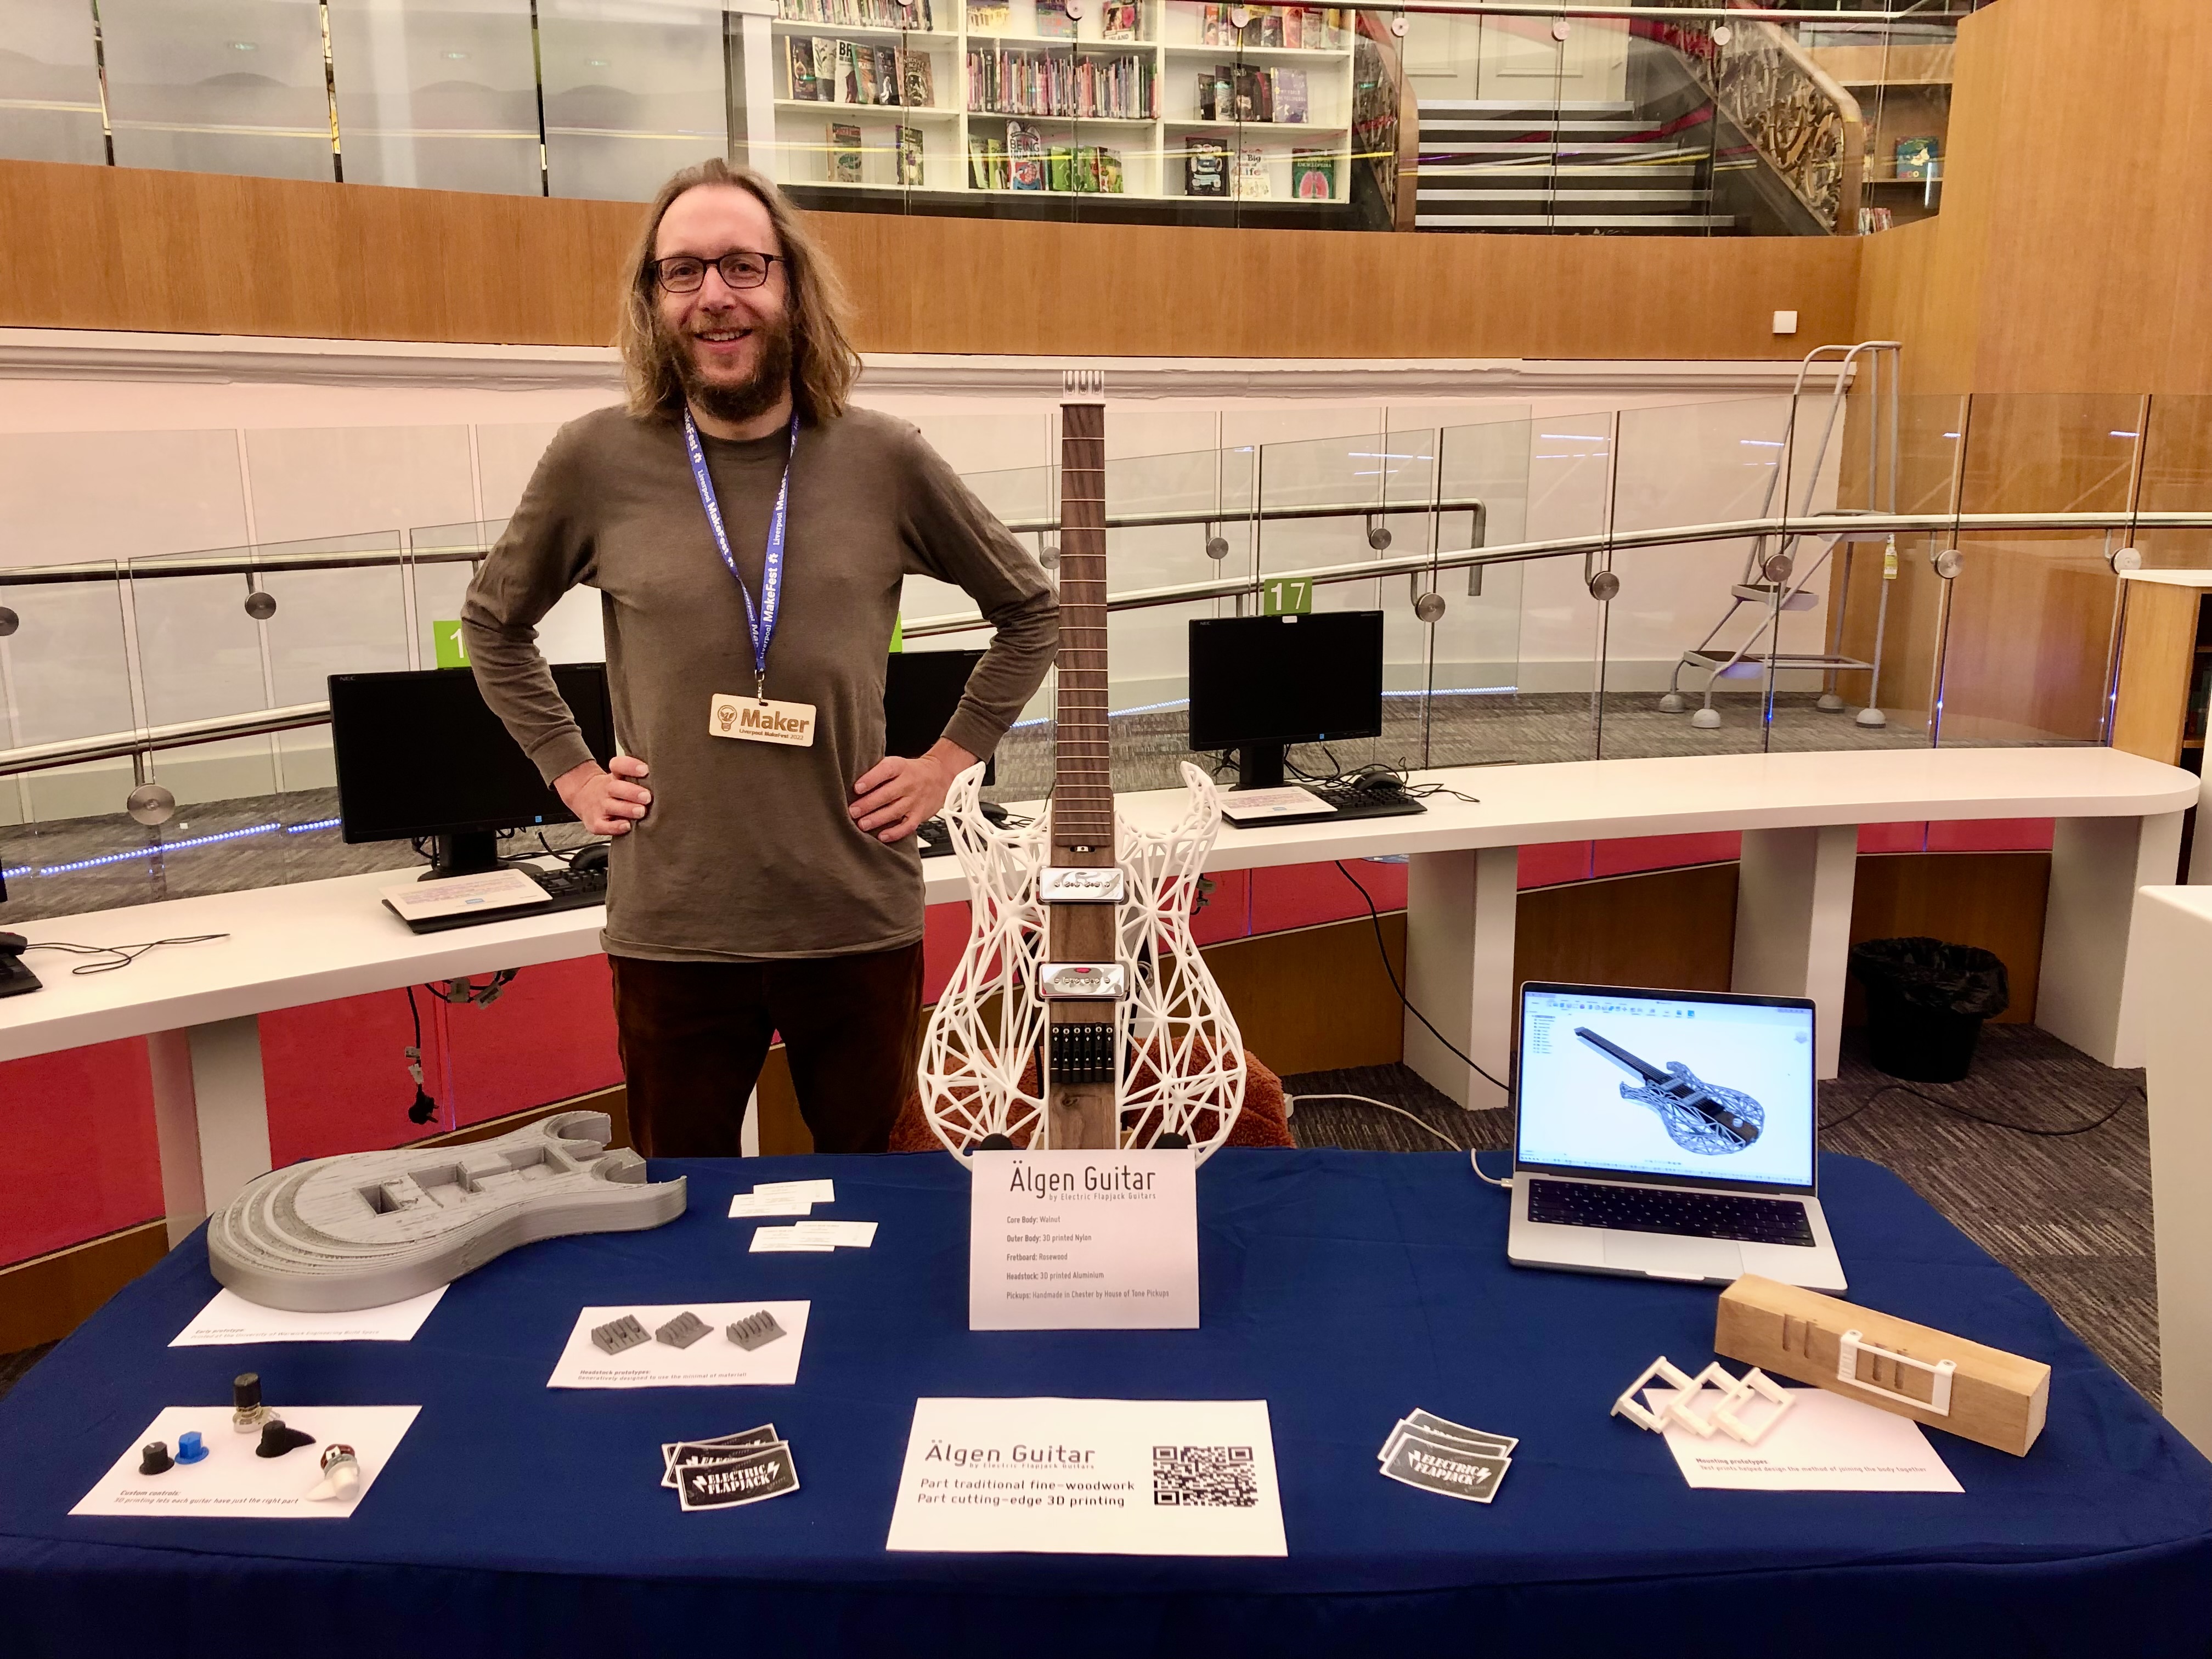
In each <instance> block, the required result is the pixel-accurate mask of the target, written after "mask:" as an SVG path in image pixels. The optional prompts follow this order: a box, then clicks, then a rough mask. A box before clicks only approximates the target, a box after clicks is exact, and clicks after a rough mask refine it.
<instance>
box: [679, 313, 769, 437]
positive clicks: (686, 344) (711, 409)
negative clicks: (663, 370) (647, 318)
mask: <svg viewBox="0 0 2212 1659" xmlns="http://www.w3.org/2000/svg"><path fill="white" fill-rule="evenodd" d="M752 329H753V338H754V340H755V341H757V343H758V344H759V347H760V355H759V356H758V358H757V361H756V362H755V365H754V368H753V372H752V373H751V374H750V375H748V376H747V377H746V378H745V379H744V380H708V378H707V377H706V375H705V374H702V373H701V372H700V368H699V362H698V359H697V358H696V357H694V356H692V354H691V341H690V337H689V336H688V335H684V334H678V333H673V332H671V331H670V330H669V329H668V327H667V325H665V324H663V323H660V322H659V319H655V330H656V332H658V333H659V336H660V349H662V350H663V351H664V352H665V353H666V354H667V355H668V357H669V360H670V362H671V363H672V364H673V365H674V366H675V369H676V377H677V379H678V380H680V381H682V382H683V385H684V397H685V398H688V399H690V404H691V406H692V407H693V408H694V409H696V410H698V411H699V412H700V413H701V414H702V415H705V416H708V417H709V418H710V419H713V420H717V421H727V422H732V424H737V423H739V422H745V421H750V420H753V419H755V418H757V416H762V415H765V414H767V413H768V412H769V410H771V409H774V408H775V406H776V404H778V403H779V402H781V400H782V398H783V397H784V395H785V394H786V393H787V392H789V391H790V390H791V359H792V349H791V322H790V319H788V318H785V317H770V318H764V319H762V320H761V321H759V322H757V323H755V324H754V325H752Z"/></svg>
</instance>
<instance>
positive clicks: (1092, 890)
mask: <svg viewBox="0 0 2212 1659" xmlns="http://www.w3.org/2000/svg"><path fill="white" fill-rule="evenodd" d="M1121 892H1122V885H1121V871H1120V870H1119V869H1109V870H1093V869H1086V868H1083V867H1080V866H1071V865H1064V864H1054V865H1047V866H1045V867H1044V869H1043V870H1042V871H1040V872H1038V874H1037V897H1038V898H1039V899H1040V900H1042V902H1045V903H1047V904H1119V903H1120V902H1121Z"/></svg>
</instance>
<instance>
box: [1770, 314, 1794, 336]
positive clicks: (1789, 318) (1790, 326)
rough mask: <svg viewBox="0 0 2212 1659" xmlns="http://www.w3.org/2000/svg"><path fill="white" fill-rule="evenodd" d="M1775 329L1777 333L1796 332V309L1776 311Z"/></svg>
mask: <svg viewBox="0 0 2212 1659" xmlns="http://www.w3.org/2000/svg"><path fill="white" fill-rule="evenodd" d="M1774 331H1775V332H1776V333H1777V334H1795V333H1796V331H1797V313H1796V312H1794V311H1778V312H1776V313H1774Z"/></svg>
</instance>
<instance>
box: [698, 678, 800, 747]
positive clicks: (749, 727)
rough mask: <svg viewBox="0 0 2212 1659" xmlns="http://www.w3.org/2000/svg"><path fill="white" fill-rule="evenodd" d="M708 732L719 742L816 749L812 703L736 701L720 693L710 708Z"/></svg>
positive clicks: (728, 695)
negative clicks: (769, 744) (727, 741)
mask: <svg viewBox="0 0 2212 1659" xmlns="http://www.w3.org/2000/svg"><path fill="white" fill-rule="evenodd" d="M707 731H708V734H709V735H711V736H714V737H717V738H737V739H738V740H739V741H740V742H744V743H781V744H788V745H789V746H790V747H792V748H793V749H811V748H812V747H813V746H814V705H813V704H812V703H811V702H769V701H768V700H767V699H765V698H763V697H735V696H731V695H730V694H729V693H728V692H726V691H717V692H716V693H715V694H714V702H711V703H709V704H708V709H707Z"/></svg>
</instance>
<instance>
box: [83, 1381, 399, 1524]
mask: <svg viewBox="0 0 2212 1659" xmlns="http://www.w3.org/2000/svg"><path fill="white" fill-rule="evenodd" d="M420 1410H422V1407H420V1406H287V1407H284V1409H283V1411H282V1412H281V1413H279V1415H280V1416H282V1417H283V1419H284V1421H285V1424H286V1425H287V1426H289V1427H291V1428H295V1429H297V1430H299V1431H300V1432H301V1433H302V1434H312V1435H313V1436H314V1437H315V1443H314V1444H313V1445H312V1446H301V1448H299V1449H297V1450H296V1451H292V1452H288V1453H286V1454H285V1455H283V1456H282V1457H256V1456H255V1455H253V1449H254V1448H255V1447H256V1446H258V1445H259V1444H260V1443H261V1437H260V1436H259V1435H258V1433H257V1434H240V1433H238V1432H237V1431H235V1430H234V1429H233V1428H232V1427H231V1426H230V1407H228V1406H171V1407H168V1408H167V1410H165V1411H164V1412H162V1413H161V1415H160V1416H159V1417H156V1418H155V1419H154V1420H153V1421H152V1422H151V1423H149V1424H148V1425H146V1427H145V1429H144V1431H143V1432H141V1433H140V1435H139V1436H138V1437H137V1439H136V1440H133V1441H132V1442H131V1448H130V1449H129V1450H128V1451H126V1452H125V1453H124V1454H123V1455H122V1456H120V1457H118V1458H117V1459H116V1460H115V1464H114V1467H113V1468H110V1469H109V1470H108V1471H107V1473H106V1474H104V1475H102V1476H100V1480H99V1481H98V1482H97V1483H96V1484H95V1485H94V1487H93V1489H92V1490H91V1491H90V1492H87V1493H85V1495H84V1496H83V1497H82V1498H79V1499H78V1500H77V1504H76V1508H75V1509H73V1510H70V1514H71V1515H129V1516H149V1515H180V1516H191V1518H192V1519H193V1520H195V1521H202V1520H208V1519H211V1518H220V1517H222V1516H235V1517H240V1518H244V1519H249V1520H255V1521H269V1520H275V1521H343V1520H344V1519H345V1518H346V1516H349V1515H351V1514H352V1513H353V1512H354V1510H356V1509H358V1508H359V1507H360V1506H361V1503H362V1499H363V1498H367V1497H368V1491H369V1488H370V1487H371V1486H374V1485H375V1484H376V1477H377V1476H378V1474H380V1473H382V1471H383V1468H384V1466H385V1465H386V1463H388V1462H391V1461H392V1453H393V1452H395V1451H396V1450H398V1448H399V1442H400V1440H401V1439H402V1437H404V1436H405V1434H406V1432H407V1430H408V1427H409V1425H411V1424H412V1423H413V1422H414V1421H415V1413H416V1412H418V1411H420ZM191 1429H197V1430H198V1431H200V1437H201V1439H202V1440H203V1441H204V1443H206V1445H207V1448H208V1455H207V1456H206V1457H205V1458H204V1459H203V1460H202V1461H201V1462H197V1463H179V1464H178V1465H177V1466H176V1467H175V1468H171V1469H167V1470H165V1471H164V1472H163V1473H161V1474H139V1473H138V1464H139V1461H140V1459H141V1457H142V1455H143V1448H144V1446H145V1445H146V1443H147V1442H149V1441H150V1440H158V1441H160V1442H161V1443H162V1444H163V1445H165V1446H167V1448H168V1449H169V1455H171V1456H174V1455H176V1451H177V1443H178V1442H179V1440H181V1439H182V1438H183V1437H184V1436H185V1432H186V1431H188V1430H191ZM341 1442H342V1443H344V1444H346V1445H349V1446H351V1447H352V1448H353V1450H354V1456H355V1458H356V1461H357V1462H359V1463H360V1464H361V1485H360V1486H356V1488H354V1490H353V1491H352V1492H350V1493H349V1494H348V1495H347V1496H346V1497H343V1498H331V1499H329V1500H327V1501H325V1502H322V1503H316V1502H314V1501H313V1500H312V1499H310V1498H308V1496H307V1492H308V1490H309V1489H310V1488H311V1487H313V1486H319V1485H320V1484H321V1482H322V1479H323V1468H322V1457H323V1448H324V1447H325V1446H327V1445H331V1444H332V1443H341Z"/></svg>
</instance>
